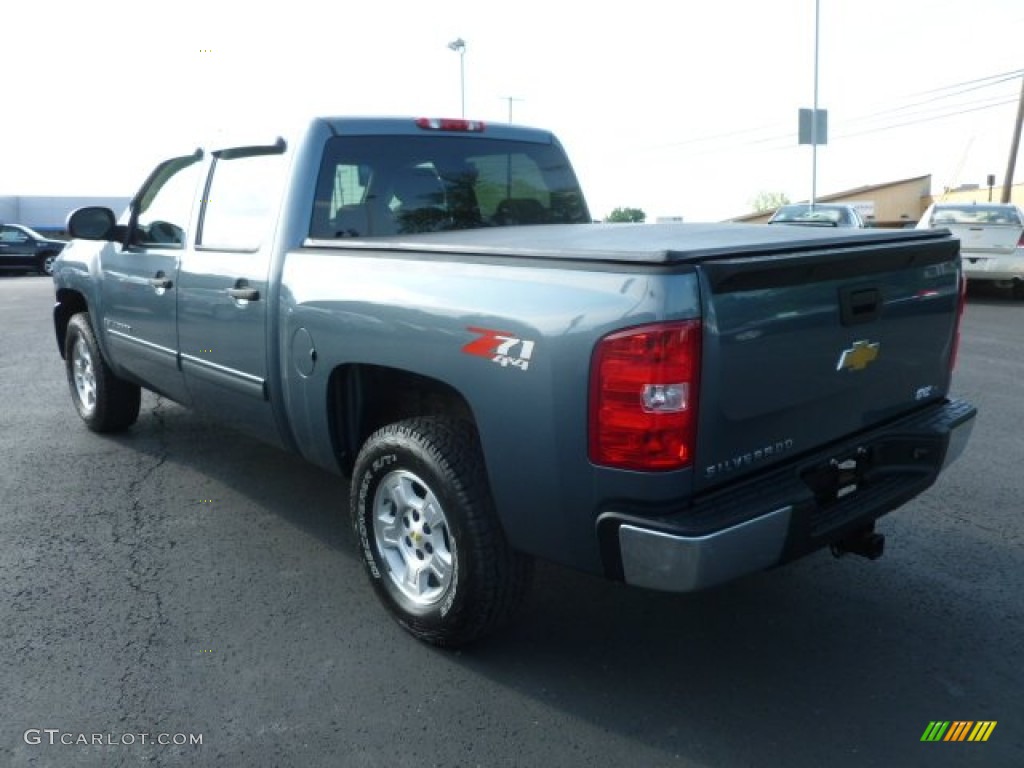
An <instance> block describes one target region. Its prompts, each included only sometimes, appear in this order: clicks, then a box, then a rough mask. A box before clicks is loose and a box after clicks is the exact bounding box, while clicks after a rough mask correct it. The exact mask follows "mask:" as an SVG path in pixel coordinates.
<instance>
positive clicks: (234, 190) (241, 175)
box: [198, 147, 284, 251]
mask: <svg viewBox="0 0 1024 768" xmlns="http://www.w3.org/2000/svg"><path fill="white" fill-rule="evenodd" d="M282 149H283V148H278V147H275V148H273V151H272V152H269V153H268V151H267V149H266V148H257V149H253V150H252V153H251V154H244V153H241V152H240V151H237V150H236V151H231V152H230V153H228V152H225V153H221V154H219V155H217V158H216V160H215V161H214V164H213V171H212V175H211V177H210V181H209V184H208V186H207V193H206V196H205V200H204V205H203V217H202V224H201V227H200V232H199V238H198V245H200V246H201V247H204V248H214V249H217V250H231V251H254V250H257V249H258V248H259V247H260V245H261V244H262V243H263V240H264V238H266V237H267V236H268V234H269V233H270V232H271V228H272V225H273V223H274V222H273V219H274V215H275V213H276V212H277V202H278V198H279V196H280V194H281V188H282V185H283V178H282V177H283V171H284V155H283V154H281V152H282Z"/></svg>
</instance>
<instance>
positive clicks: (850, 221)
mask: <svg viewBox="0 0 1024 768" xmlns="http://www.w3.org/2000/svg"><path fill="white" fill-rule="evenodd" d="M768 223H769V224H797V225H803V226H810V227H856V228H858V229H863V228H864V227H866V226H867V223H866V222H865V221H864V218H863V217H862V216H861V215H860V211H858V210H857V209H856V208H855V207H854V206H852V205H838V204H835V203H815V204H814V205H811V204H810V203H793V204H791V205H784V206H782V207H781V208H779V210H777V211H776V212H775V213H774V214H773V215H772V217H771V218H770V219H769V220H768Z"/></svg>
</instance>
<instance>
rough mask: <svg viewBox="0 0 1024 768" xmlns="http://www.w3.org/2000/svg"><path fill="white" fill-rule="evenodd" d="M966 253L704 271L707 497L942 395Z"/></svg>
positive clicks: (867, 247) (930, 246)
mask: <svg viewBox="0 0 1024 768" xmlns="http://www.w3.org/2000/svg"><path fill="white" fill-rule="evenodd" d="M956 256H957V243H956V241H955V240H953V239H951V238H936V237H934V236H930V237H929V239H922V240H920V241H904V242H893V243H889V244H885V243H882V244H877V243H876V244H861V245H857V244H856V243H854V244H853V245H846V246H843V247H834V248H832V249H828V248H824V249H819V250H814V251H810V252H803V253H799V252H796V253H793V254H791V255H779V254H773V255H766V256H763V257H756V256H755V257H750V258H742V259H740V258H737V259H723V260H720V261H715V262H708V263H705V264H703V265H701V267H700V270H701V274H702V282H703V293H704V302H705V313H706V314H705V316H706V322H705V334H704V346H703V351H702V357H703V363H702V374H701V387H700V421H699V425H698V446H697V461H696V466H697V470H698V471H697V477H696V482H697V486H698V488H708V487H712V486H715V485H718V484H721V483H726V482H729V481H730V480H733V479H735V478H738V477H740V476H742V475H745V474H748V473H751V472H756V471H758V470H761V469H765V468H767V467H769V466H771V465H772V464H775V463H777V462H780V461H785V460H787V459H790V458H794V457H796V456H798V455H799V454H801V453H803V452H806V451H811V450H814V449H816V448H819V447H821V446H823V445H826V444H828V443H829V442H832V441H835V440H838V439H839V438H842V437H845V436H848V435H853V434H856V433H857V432H860V431H862V430H865V429H868V428H870V427H872V426H875V425H878V424H880V423H882V422H884V421H886V420H888V419H892V418H895V417H897V416H900V415H902V414H904V413H906V412H908V411H910V410H913V409H914V408H915V407H918V406H922V405H924V404H926V403H929V402H934V401H937V400H939V399H941V398H942V397H943V396H944V395H945V394H946V392H947V390H948V387H949V380H950V355H951V350H952V346H953V341H954V339H953V337H954V329H955V321H956V316H957V302H958V295H959V277H958V276H959V266H958V264H957V260H956Z"/></svg>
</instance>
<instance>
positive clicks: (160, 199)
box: [132, 152, 202, 248]
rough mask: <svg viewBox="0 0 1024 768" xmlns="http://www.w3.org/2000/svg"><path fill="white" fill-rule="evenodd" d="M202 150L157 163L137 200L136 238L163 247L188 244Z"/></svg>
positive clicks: (145, 243)
mask: <svg viewBox="0 0 1024 768" xmlns="http://www.w3.org/2000/svg"><path fill="white" fill-rule="evenodd" d="M201 158H202V155H200V154H199V153H198V152H197V153H196V154H195V155H190V156H188V157H179V158H175V159H174V160H168V161H167V162H165V163H163V164H161V165H160V166H158V167H157V169H156V171H154V172H153V175H152V176H151V177H150V181H149V184H148V185H147V186H146V187H145V188H144V189H143V191H142V193H141V194H140V195H139V196H138V197H137V198H136V201H135V211H134V212H135V216H134V219H135V221H134V225H133V227H132V242H133V243H134V244H136V245H149V246H154V247H159V248H184V247H185V240H186V237H187V232H188V223H189V218H190V216H191V213H192V204H193V202H194V201H195V194H196V184H197V183H198V181H199V167H200V164H199V160H200V159H201Z"/></svg>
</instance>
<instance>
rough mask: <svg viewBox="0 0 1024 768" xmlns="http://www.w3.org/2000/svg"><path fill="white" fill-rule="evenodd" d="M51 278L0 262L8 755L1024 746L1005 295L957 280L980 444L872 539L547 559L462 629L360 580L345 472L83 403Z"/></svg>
mask: <svg viewBox="0 0 1024 768" xmlns="http://www.w3.org/2000/svg"><path fill="white" fill-rule="evenodd" d="M51 305H52V284H51V282H50V281H49V279H47V278H42V277H7V278H0V329H2V332H0V468H2V469H0V648H2V649H3V653H2V655H0V656H2V659H3V662H2V666H0V722H2V726H0V765H3V766H61V767H64V766H76V767H85V768H88V767H89V766H104V767H105V768H109V767H110V766H139V765H150V766H227V767H229V768H235V767H236V766H237V767H238V768H249V767H251V766H302V767H303V768H306V767H313V766H356V767H358V768H362V767H371V766H388V767H389V768H401V767H405V766H409V767H410V768H411V767H413V766H416V767H417V768H419V767H421V766H545V767H546V768H547V767H551V768H560V767H562V766H587V768H598V767H602V766H631V767H633V766H635V767H637V768H646V767H648V766H651V767H657V766H808V767H810V766H814V767H816V768H817V767H819V766H884V767H886V768H888V767H889V766H946V765H948V766H1007V767H1009V766H1021V765H1024V693H1022V691H1024V515H1022V511H1024V508H1022V502H1021V499H1022V498H1024V472H1022V471H1021V464H1022V460H1024V396H1022V395H1024V302H1014V301H1012V300H1010V299H1008V298H1005V297H1003V296H1001V295H998V294H995V293H991V292H975V293H973V294H972V296H971V301H970V305H969V306H968V309H967V312H966V315H965V321H964V327H963V342H962V346H961V352H960V359H959V365H958V369H957V374H956V379H955V389H956V391H957V393H958V394H960V395H962V396H965V397H967V398H968V399H971V400H972V401H974V402H975V403H976V404H977V405H978V407H979V409H980V416H979V418H978V423H977V426H976V428H975V431H974V435H973V437H972V443H971V445H970V446H969V448H968V451H967V453H966V454H965V456H964V457H963V458H962V459H961V460H960V462H959V463H957V464H955V465H954V466H953V467H952V468H951V469H950V470H949V472H948V473H947V474H946V475H945V476H943V478H941V479H940V481H939V483H938V485H937V486H936V487H934V488H933V489H932V490H931V491H929V492H928V493H927V494H926V495H925V496H923V497H922V498H920V499H918V500H915V501H914V502H912V503H911V504H909V505H907V506H906V507H905V508H903V509H901V510H899V511H898V512H896V513H894V514H892V515H890V516H889V517H888V518H886V519H885V520H884V521H883V522H882V523H881V525H880V530H881V531H882V532H883V533H885V534H886V535H887V538H888V541H887V552H886V556H885V557H883V558H882V559H881V560H879V561H877V562H874V563H871V562H868V561H865V560H862V559H858V558H853V557H847V558H844V559H842V560H841V561H835V560H834V559H833V558H831V557H830V556H829V555H828V554H827V553H818V554H816V555H813V556H811V557H809V558H806V559H804V560H803V561H800V562H798V563H794V564H791V565H789V566H787V567H785V568H781V569H777V570H775V571H772V572H769V573H765V574H761V575H758V576H756V577H752V578H748V579H745V580H743V581H740V582H738V583H734V584H731V585H728V586H726V587H722V588H719V589H716V590H713V591H709V592H705V593H699V594H694V595H666V594H659V593H653V592H644V591H639V590H633V589H627V588H625V587H623V586H621V585H617V584H612V583H607V582H604V581H602V580H599V579H595V578H591V577H589V576H585V575H581V574H576V573H573V572H570V571H566V570H564V569H561V568H556V567H551V566H543V567H541V568H539V569H538V574H537V579H536V582H535V585H534V590H533V592H532V594H531V597H530V599H529V601H528V604H527V606H526V610H525V611H524V612H523V614H522V615H521V616H520V618H519V620H518V622H517V623H516V624H515V626H513V627H512V628H511V629H510V630H509V631H507V632H506V633H505V634H504V635H502V636H501V637H498V638H496V639H495V640H493V641H491V642H489V643H487V644H485V645H483V646H480V647H477V648H474V649H472V650H469V651H464V652H460V653H450V652H443V651H437V650H433V649H431V648H428V647H426V646H424V645H421V644H419V643H417V642H415V641H414V640H412V639H411V638H410V637H408V636H407V635H406V634H405V633H404V632H403V631H402V630H401V629H399V628H398V627H397V625H395V624H394V623H393V622H392V621H391V620H390V619H389V618H388V617H387V615H386V614H385V613H384V611H383V609H382V608H380V607H379V606H378V604H377V603H376V601H375V599H374V597H373V595H372V594H371V591H370V589H369V587H368V585H367V584H366V583H365V581H364V578H363V574H362V571H361V567H360V564H359V562H358V559H357V556H356V554H355V551H354V544H353V540H352V536H351V534H350V532H349V529H348V527H347V524H346V522H345V518H344V517H343V516H342V514H341V510H342V508H343V505H344V503H345V499H346V488H345V486H344V483H343V482H341V481H339V480H338V479H337V478H335V477H333V476H330V475H327V474H325V473H323V472H320V471H318V470H316V469H314V468H312V467H309V466H307V465H306V464H304V463H303V462H301V461H299V460H298V459H296V458H292V457H290V456H287V455H285V454H282V453H280V452H278V451H276V450H274V449H272V448H269V447H265V446H263V445H261V444H259V443H257V442H254V441H252V440H249V439H248V438H245V437H240V436H238V435H236V434H234V433H231V432H228V431H225V430H223V429H221V428H220V427H217V426H215V425H211V424H209V423H207V422H205V421H203V420H202V419H200V418H199V417H197V416H195V415H193V414H191V413H190V412H188V411H185V410H183V409H181V408H179V407H178V406H176V405H174V404H172V403H169V402H167V401H166V400H163V399H158V398H156V397H154V396H151V395H150V396H146V397H144V400H143V413H142V416H141V417H140V420H139V422H138V424H137V425H136V426H135V427H134V428H133V429H132V430H131V431H130V432H129V433H127V434H126V435H123V436H118V437H100V436H96V435H93V434H91V433H89V432H88V431H87V430H85V429H84V427H83V426H82V425H81V424H80V422H79V419H78V417H77V415H76V414H75V412H74V409H73V408H72V405H71V402H70V399H69V397H68V393H67V383H66V380H65V378H64V371H63V366H62V362H61V360H60V358H59V356H58V353H57V349H56V345H55V342H54V338H53V332H52V326H51V320H50V308H51ZM933 721H974V722H976V721H995V722H996V723H997V724H996V726H995V728H994V729H993V730H992V732H991V735H990V737H989V739H988V741H986V742H983V743H971V742H962V743H951V742H935V743H932V742H922V741H921V737H922V735H923V733H924V732H925V730H926V728H927V727H928V725H929V723H931V722H933ZM97 736H98V737H100V742H99V743H96V740H95V738H94V737H97ZM197 736H198V737H199V740H200V741H201V743H196V737H197ZM129 737H130V739H129ZM159 737H165V738H163V741H164V742H167V743H157V741H158V740H159ZM83 738H84V741H85V743H82V739H83ZM69 741H70V742H71V743H68V742H69ZM183 741H184V743H182V742H183Z"/></svg>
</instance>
